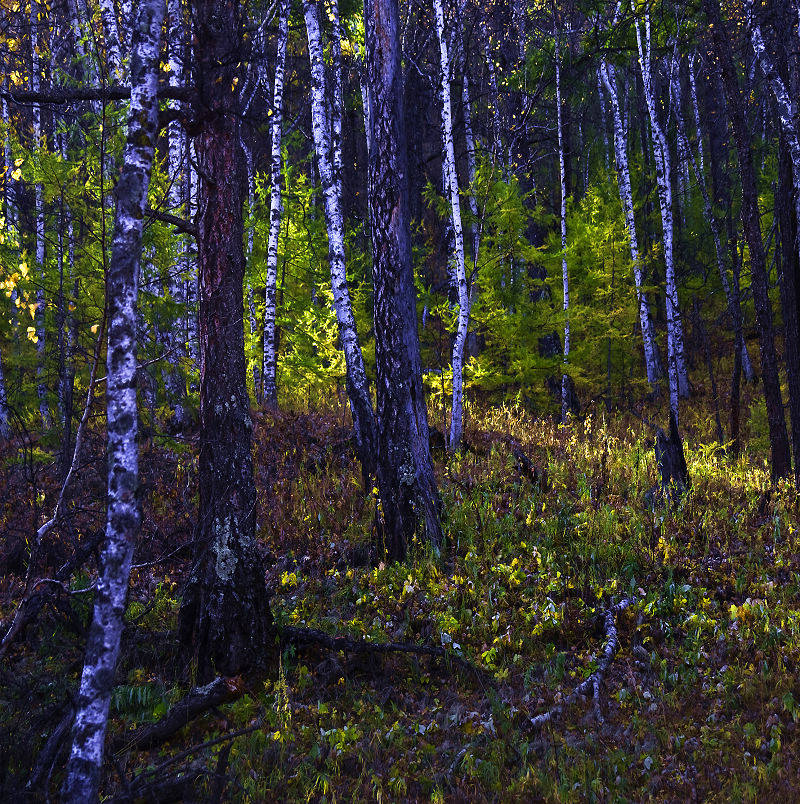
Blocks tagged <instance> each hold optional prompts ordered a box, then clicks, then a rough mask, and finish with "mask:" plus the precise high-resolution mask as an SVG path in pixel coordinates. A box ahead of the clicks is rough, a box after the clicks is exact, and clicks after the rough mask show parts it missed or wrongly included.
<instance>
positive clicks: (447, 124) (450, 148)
mask: <svg viewBox="0 0 800 804" xmlns="http://www.w3.org/2000/svg"><path fill="white" fill-rule="evenodd" d="M433 10H434V15H435V17H436V34H437V37H438V40H439V91H440V93H441V101H442V147H443V152H444V158H443V160H442V161H443V168H442V170H443V173H444V180H445V181H444V190H445V194H446V195H447V196H449V198H450V223H451V225H452V227H453V240H454V243H455V265H454V267H455V283H456V288H457V290H458V325H457V328H456V337H455V340H454V342H453V358H452V369H453V398H452V409H451V417H450V440H449V444H448V447H449V449H450V450H456V449H458V447H459V445H460V444H461V437H462V435H463V430H464V346H465V344H466V342H467V330H468V329H469V313H470V302H471V299H470V293H469V288H468V286H467V270H466V264H465V259H464V227H463V223H462V220H461V199H460V197H459V187H458V174H457V172H456V157H455V147H454V145H453V110H452V100H451V91H450V54H449V52H448V47H447V37H446V32H445V22H444V8H443V6H442V0H433Z"/></svg>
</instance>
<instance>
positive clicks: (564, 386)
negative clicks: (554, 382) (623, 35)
mask: <svg viewBox="0 0 800 804" xmlns="http://www.w3.org/2000/svg"><path fill="white" fill-rule="evenodd" d="M553 14H554V19H553V22H554V24H555V11H554V12H553ZM553 33H554V37H555V50H556V52H555V62H556V126H557V128H558V176H559V180H560V184H561V205H560V210H559V212H560V216H559V217H560V218H561V285H562V290H563V294H564V304H563V310H564V373H563V374H562V375H561V421H562V422H565V423H566V421H567V416H568V414H569V375H568V374H567V372H566V366H567V365H568V364H569V270H568V268H567V173H566V166H565V164H564V126H563V121H562V117H561V45H560V42H559V37H560V33H559V31H558V29H556V30H555V31H554V32H553Z"/></svg>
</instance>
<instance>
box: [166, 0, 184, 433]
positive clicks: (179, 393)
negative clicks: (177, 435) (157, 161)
mask: <svg viewBox="0 0 800 804" xmlns="http://www.w3.org/2000/svg"><path fill="white" fill-rule="evenodd" d="M167 15H168V22H167V34H168V41H167V45H168V48H169V59H168V61H167V65H168V66H169V72H168V73H167V77H168V80H169V85H170V86H171V87H179V86H181V85H182V83H183V60H184V31H183V15H182V11H181V0H167ZM179 107H180V103H179V102H178V101H170V108H172V109H175V110H177V109H179ZM167 140H168V143H169V176H170V186H169V206H170V212H171V213H172V214H173V215H178V216H179V217H180V216H181V213H182V211H183V210H182V208H183V200H184V187H185V181H184V175H183V171H184V165H185V164H186V158H185V154H184V149H185V145H186V138H185V133H184V131H183V127H182V126H181V124H180V123H179V122H178V121H177V120H171V121H170V123H169V126H168V128H167ZM173 238H174V240H175V243H176V245H177V255H176V259H175V265H174V266H172V268H171V269H170V271H169V275H168V280H167V290H168V292H169V295H170V297H171V298H172V300H173V301H174V302H175V303H176V305H177V306H178V309H182V307H183V306H184V305H185V304H186V292H185V284H184V275H185V273H186V239H185V236H184V235H182V234H179V233H175V234H173ZM172 323H173V322H170V324H172ZM176 323H177V322H176ZM166 340H167V363H168V369H167V372H166V375H165V377H164V379H165V386H166V389H165V390H166V392H167V399H168V401H169V403H170V404H171V405H172V407H173V410H174V414H175V423H176V424H177V425H178V427H179V428H182V427H184V426H185V425H186V424H187V414H186V408H185V404H184V403H185V396H186V384H185V382H184V378H183V369H182V366H183V358H184V357H185V355H186V341H185V338H184V335H183V332H182V331H181V327H178V326H170V328H169V333H168V335H167V339H166Z"/></svg>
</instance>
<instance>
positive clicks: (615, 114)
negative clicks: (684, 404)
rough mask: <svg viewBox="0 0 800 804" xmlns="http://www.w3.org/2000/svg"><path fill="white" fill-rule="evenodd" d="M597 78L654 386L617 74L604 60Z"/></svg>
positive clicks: (655, 366) (656, 367) (655, 367)
mask: <svg viewBox="0 0 800 804" xmlns="http://www.w3.org/2000/svg"><path fill="white" fill-rule="evenodd" d="M600 77H601V79H602V81H603V84H604V85H605V88H606V91H607V92H608V97H609V100H610V101H611V113H612V114H611V116H612V122H613V124H614V155H615V158H616V162H617V185H618V187H619V198H620V201H621V202H622V209H623V211H624V213H625V224H626V226H627V228H628V241H629V244H630V250H631V262H632V263H633V278H634V282H635V285H636V301H637V302H638V305H639V324H640V326H641V329H642V343H643V346H644V364H645V370H646V372H647V381H648V382H649V383H650V385H655V384H656V383H657V382H658V381H659V380H660V379H661V377H662V369H661V363H660V361H659V359H658V349H657V347H656V342H655V337H654V333H653V322H652V319H651V317H650V305H649V304H648V303H647V296H646V294H645V292H644V290H643V289H642V284H643V283H642V261H641V256H640V254H639V242H638V238H637V236H636V218H635V216H634V213H633V192H632V190H631V172H630V166H629V165H628V148H627V141H626V137H625V129H624V128H623V125H622V113H621V111H620V105H619V96H618V94H617V93H618V90H617V79H616V74H615V71H614V67H613V66H612V65H609V64H607V63H606V61H605V60H603V61H601V62H600Z"/></svg>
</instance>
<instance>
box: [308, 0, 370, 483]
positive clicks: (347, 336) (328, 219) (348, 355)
mask: <svg viewBox="0 0 800 804" xmlns="http://www.w3.org/2000/svg"><path fill="white" fill-rule="evenodd" d="M303 15H304V16H305V22H306V31H307V33H308V54H309V59H310V61H311V115H312V129H313V133H314V148H315V150H316V154H317V166H318V169H319V177H320V184H321V185H322V197H323V201H324V208H325V224H326V228H327V231H328V259H329V261H330V269H331V287H332V289H333V305H334V308H335V310H336V318H337V321H338V324H339V338H340V340H341V343H342V351H343V352H344V357H345V363H346V365H347V395H348V397H349V398H350V411H351V413H352V415H353V426H354V428H355V434H356V442H357V445H358V453H359V458H360V459H361V466H362V470H363V473H364V477H365V478H366V477H369V476H371V475H373V474H374V472H375V416H374V413H373V410H372V399H371V397H370V392H369V385H368V383H367V373H366V369H365V367H364V357H363V355H362V353H361V346H360V344H359V341H358V332H357V330H356V322H355V318H354V317H353V305H352V303H351V301H350V290H349V288H348V286H347V266H346V259H345V249H344V219H343V213H342V196H341V170H339V171H337V170H336V163H337V162H339V163H340V162H341V152H340V148H339V146H336V147H332V145H331V128H330V127H329V125H328V124H329V120H328V115H327V113H326V101H325V60H324V57H323V53H322V31H321V29H320V21H319V0H304V2H303ZM339 69H341V65H340V66H339ZM340 81H341V76H339V77H338V78H336V77H334V84H336V82H340ZM335 94H336V93H335V92H334V96H335ZM335 106H336V103H334V109H335ZM340 115H341V112H339V116H340ZM335 116H336V113H335V111H334V117H335ZM339 128H341V118H340V121H339ZM333 133H334V135H335V133H336V132H335V126H334V132H333ZM337 151H339V155H338V156H337Z"/></svg>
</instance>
